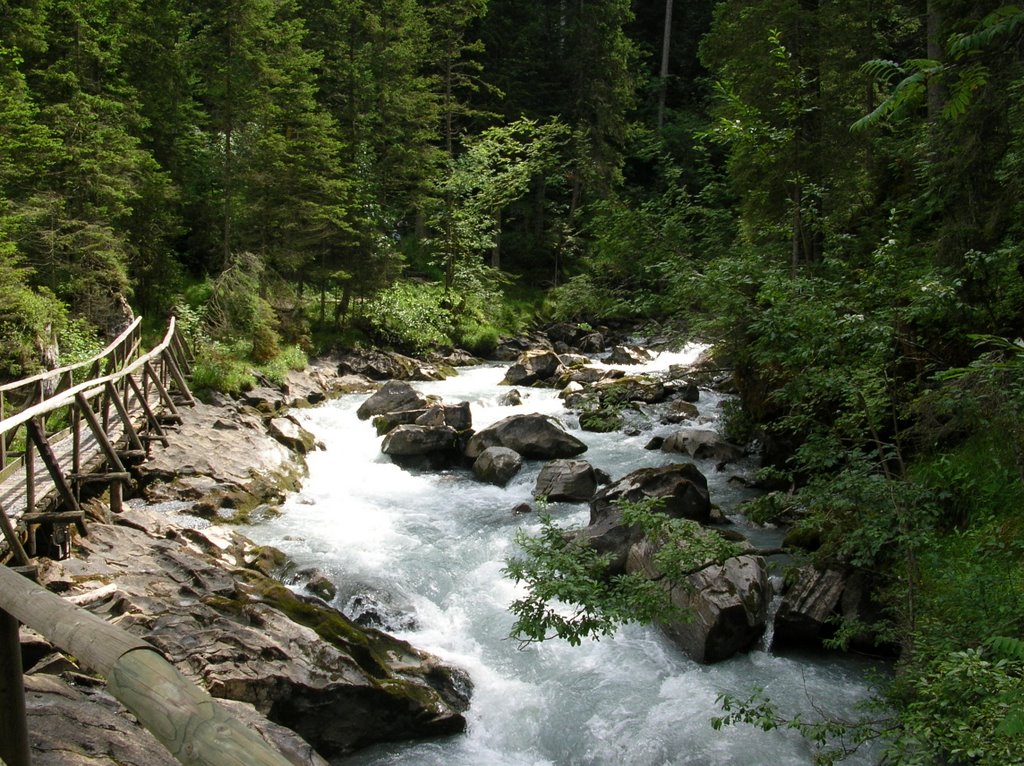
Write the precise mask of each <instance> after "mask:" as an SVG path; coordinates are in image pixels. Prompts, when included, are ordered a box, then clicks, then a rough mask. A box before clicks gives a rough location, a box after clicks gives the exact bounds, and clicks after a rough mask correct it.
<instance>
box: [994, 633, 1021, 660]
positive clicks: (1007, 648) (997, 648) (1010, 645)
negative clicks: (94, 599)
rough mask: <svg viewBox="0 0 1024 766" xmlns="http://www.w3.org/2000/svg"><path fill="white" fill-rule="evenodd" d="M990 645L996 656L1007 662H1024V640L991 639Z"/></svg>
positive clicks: (1002, 637) (1004, 637) (1003, 637)
mask: <svg viewBox="0 0 1024 766" xmlns="http://www.w3.org/2000/svg"><path fill="white" fill-rule="evenodd" d="M988 645H989V646H990V647H991V648H992V651H993V652H994V653H995V654H996V656H998V657H1000V658H1002V659H1006V660H1016V661H1018V662H1024V640H1022V639H1019V638H1010V637H1008V636H995V637H994V638H990V639H989V641H988Z"/></svg>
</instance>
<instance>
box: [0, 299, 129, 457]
mask: <svg viewBox="0 0 1024 766" xmlns="http://www.w3.org/2000/svg"><path fill="white" fill-rule="evenodd" d="M141 342H142V317H137V318H136V319H135V320H134V321H133V322H132V323H131V324H130V325H128V327H126V328H125V329H124V330H123V331H122V332H121V334H120V335H118V336H117V337H116V338H115V339H114V340H113V341H111V343H110V344H109V345H108V346H107V347H106V348H104V349H103V350H102V351H100V352H99V353H97V354H94V355H93V356H91V357H89V358H88V359H85V360H83V361H81V362H77V363H75V364H69V365H66V366H64V367H58V368H56V369H54V370H44V371H43V372H40V373H37V374H35V375H32V376H30V377H27V378H21V379H20V380H15V381H11V382H8V383H4V384H2V385H0V421H2V420H3V419H4V418H5V417H7V416H8V415H10V414H13V412H14V411H20V410H21V409H24V408H25V407H29V406H31V405H32V404H33V403H36V404H38V403H39V402H42V401H43V400H45V399H46V398H47V389H49V390H50V395H52V394H54V393H58V392H60V391H63V390H66V389H68V388H70V387H71V385H72V383H73V381H74V376H75V374H76V373H78V372H79V371H82V370H86V368H88V372H87V373H86V376H87V377H90V378H92V377H95V376H96V375H98V374H99V373H100V371H105V372H113V371H116V370H118V369H120V367H121V366H122V365H123V364H124V363H125V362H126V361H128V360H129V359H132V358H134V356H135V354H136V353H137V352H138V350H139V346H140V345H141ZM8 446H9V445H8V439H7V438H2V439H0V468H2V467H3V466H4V465H6V464H7V448H8Z"/></svg>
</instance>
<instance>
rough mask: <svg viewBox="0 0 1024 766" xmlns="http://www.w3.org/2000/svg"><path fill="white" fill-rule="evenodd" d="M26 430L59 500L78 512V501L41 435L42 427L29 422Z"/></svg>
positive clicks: (43, 435)
mask: <svg viewBox="0 0 1024 766" xmlns="http://www.w3.org/2000/svg"><path fill="white" fill-rule="evenodd" d="M27 428H28V433H29V437H30V438H31V439H32V441H33V442H34V443H35V445H36V449H37V450H39V457H40V458H42V460H43V463H44V464H45V465H46V470H47V471H49V472H50V478H51V479H53V483H54V485H55V486H56V487H57V492H58V493H59V494H60V497H61V500H63V501H64V504H65V505H67V506H68V507H69V508H71V509H72V510H74V511H77V510H79V508H78V499H77V498H76V497H75V493H74V492H72V491H71V485H70V484H68V482H67V479H65V478H64V472H63V471H61V469H60V463H59V462H58V461H57V457H56V455H54V452H53V449H52V448H51V447H50V443H49V442H48V441H47V440H46V434H44V433H43V429H42V427H40V425H39V424H38V423H37V422H36V421H34V420H30V421H29V422H28V425H27Z"/></svg>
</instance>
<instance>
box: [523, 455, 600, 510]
mask: <svg viewBox="0 0 1024 766" xmlns="http://www.w3.org/2000/svg"><path fill="white" fill-rule="evenodd" d="M596 491H597V473H596V472H595V471H594V466H592V465H591V464H590V463H588V462H587V461H586V460H566V459H563V460H552V461H550V462H548V463H545V464H544V467H543V468H541V469H540V475H539V476H537V483H536V484H535V485H534V488H533V496H534V497H536V498H541V497H543V498H547V499H548V500H550V501H552V502H569V503H582V502H586V501H587V500H590V498H592V497H593V496H594V492H596Z"/></svg>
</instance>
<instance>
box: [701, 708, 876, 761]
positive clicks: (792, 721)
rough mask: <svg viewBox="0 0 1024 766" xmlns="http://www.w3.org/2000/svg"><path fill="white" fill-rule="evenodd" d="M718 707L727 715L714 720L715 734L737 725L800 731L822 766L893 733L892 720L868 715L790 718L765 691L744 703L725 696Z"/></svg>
mask: <svg viewBox="0 0 1024 766" xmlns="http://www.w3.org/2000/svg"><path fill="white" fill-rule="evenodd" d="M718 704H719V705H721V707H722V710H723V711H724V712H725V715H722V716H715V717H714V718H712V719H711V726H712V728H713V729H714V730H715V731H719V730H721V729H722V728H723V727H725V726H736V725H737V724H745V725H748V726H755V727H757V728H759V729H761V730H762V731H772V730H775V729H790V730H793V731H796V732H798V733H799V734H800V735H801V736H802V737H804V738H805V739H806V740H807V741H808V742H810V743H812V744H813V745H814V755H813V758H814V761H813V762H814V763H815V764H817V765H818V766H832V765H833V764H836V763H838V762H840V761H842V760H844V759H845V758H848V757H849V756H851V755H853V754H854V753H856V752H857V751H858V750H859V749H860V748H861V747H862V746H863V745H864V744H865V743H868V742H873V741H875V740H878V739H881V738H885V737H888V736H889V735H890V733H891V732H890V729H889V728H888V725H889V724H890V721H888V720H887V719H886V718H884V717H883V718H880V719H872V718H868V717H866V716H865V717H862V718H861V719H860V720H854V721H846V720H839V719H835V718H829V717H827V716H824V715H822V714H820V713H817V712H815V713H814V714H811V715H807V714H803V713H797V714H796V715H792V716H786V715H783V714H782V713H781V712H780V711H779V709H778V707H777V706H776V705H775V704H774V703H772V701H771V700H769V699H768V698H767V697H766V696H765V695H764V693H763V691H762V690H757V691H755V692H754V693H753V694H751V696H750V697H748V698H747V699H743V700H741V699H739V698H737V697H734V696H733V695H731V694H721V695H719V697H718ZM886 762H887V763H888V761H886Z"/></svg>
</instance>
